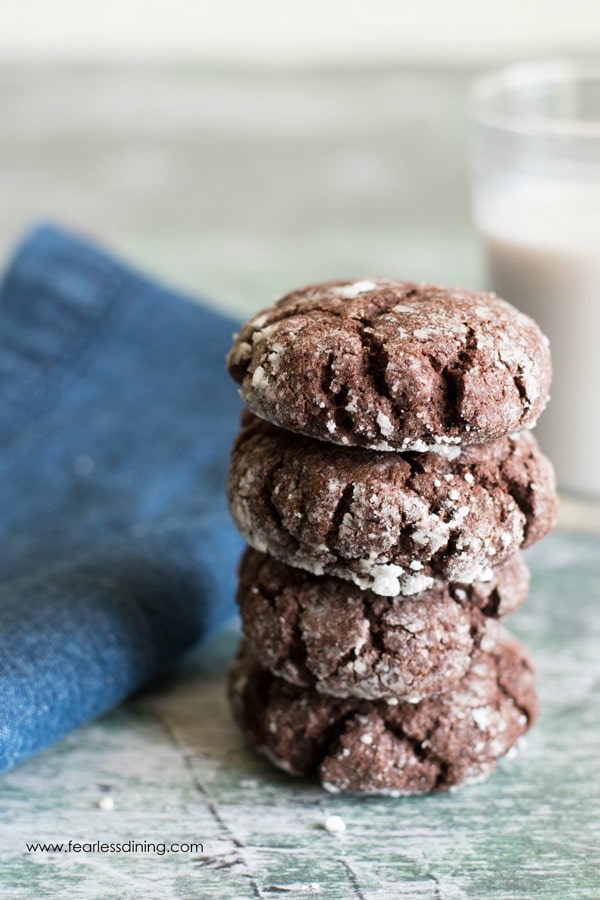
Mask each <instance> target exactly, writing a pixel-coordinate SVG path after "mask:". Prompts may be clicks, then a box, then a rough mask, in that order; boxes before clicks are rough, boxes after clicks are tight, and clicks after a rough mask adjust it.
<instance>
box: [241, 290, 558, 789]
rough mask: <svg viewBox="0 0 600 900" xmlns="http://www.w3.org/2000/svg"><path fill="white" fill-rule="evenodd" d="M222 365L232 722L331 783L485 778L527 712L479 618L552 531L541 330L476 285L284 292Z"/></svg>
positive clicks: (491, 610) (519, 588) (296, 767)
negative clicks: (234, 644) (233, 412)
mask: <svg viewBox="0 0 600 900" xmlns="http://www.w3.org/2000/svg"><path fill="white" fill-rule="evenodd" d="M228 366H229V370H230V372H231V375H232V376H233V378H234V379H235V380H236V381H237V382H238V383H239V384H240V385H241V395H242V397H243V399H244V401H245V403H246V407H247V409H246V410H245V412H244V414H243V417H242V428H241V431H240V433H239V435H238V437H237V439H236V441H235V443H234V446H233V451H232V460H231V468H230V475H229V486H228V491H229V503H230V509H231V514H232V516H233V519H234V521H235V523H236V525H237V527H238V529H239V531H240V532H241V534H242V535H243V536H244V538H245V539H246V540H247V542H248V544H249V545H250V546H249V548H248V549H247V550H246V552H245V554H244V556H243V558H242V562H241V566H240V585H239V593H238V602H239V606H240V611H241V617H242V622H243V629H244V640H243V642H242V647H241V649H240V652H239V655H238V657H237V659H236V662H235V663H234V666H233V668H232V671H231V674H230V682H229V689H230V697H231V702H232V705H233V710H234V714H235V716H236V718H237V720H238V722H239V723H240V725H241V727H242V728H243V729H244V731H245V732H246V733H247V734H248V735H249V737H250V739H251V740H252V741H253V743H254V744H255V745H256V747H257V748H258V749H259V750H260V752H262V753H264V754H265V755H266V756H268V757H269V759H271V760H272V761H273V762H274V763H275V764H276V765H278V766H279V767H281V768H283V769H285V770H286V771H288V772H290V773H292V774H298V775H300V774H307V773H310V772H318V774H319V777H320V779H321V782H322V784H323V786H324V787H325V788H327V789H328V790H330V791H334V792H338V791H349V792H356V793H369V794H392V795H402V794H421V793H425V792H427V791H431V790H441V789H446V788H449V787H452V786H455V785H458V784H461V783H465V782H472V781H475V780H479V779H480V778H483V777H485V776H486V775H487V774H488V773H489V772H490V771H491V770H492V769H493V768H494V766H495V763H496V760H497V759H498V758H499V757H501V756H502V755H503V754H505V753H506V752H507V751H508V750H509V749H510V748H511V747H512V746H513V744H514V743H515V742H516V741H517V739H518V738H519V737H520V736H521V735H522V734H523V733H524V732H525V731H526V730H527V729H528V728H529V727H530V725H531V723H532V721H533V719H534V717H535V713H536V706H537V701H536V695H535V690H534V685H533V673H532V666H531V662H530V660H529V658H528V656H527V653H526V651H525V649H524V648H523V646H522V645H521V644H520V643H519V642H517V641H516V640H515V639H514V638H512V637H510V636H509V635H508V634H507V633H506V632H505V631H504V630H503V629H502V628H501V627H500V625H499V619H501V618H502V617H504V616H506V615H507V614H508V613H511V612H512V611H513V610H514V609H516V608H517V607H518V606H519V604H520V603H521V602H522V601H523V600H524V598H525V596H526V594H527V588H528V571H527V567H526V565H525V563H524V561H523V559H522V557H521V555H520V549H521V548H523V547H527V546H529V545H530V544H533V543H534V542H535V541H537V540H539V539H540V538H542V537H543V536H544V535H545V534H547V532H548V531H549V530H550V529H551V528H552V526H553V524H554V521H555V518H556V512H557V499H556V493H555V484H554V476H553V471H552V467H551V465H550V463H549V462H548V461H547V460H546V459H545V458H544V456H543V455H542V454H541V452H540V450H539V448H538V445H537V443H536V441H535V439H534V437H533V436H532V434H531V433H530V431H528V430H527V429H530V428H532V427H533V425H534V424H535V421H536V419H537V417H538V415H539V414H540V412H541V411H542V410H543V408H544V406H545V404H546V401H547V398H548V390H549V385H550V355H549V349H548V341H547V339H546V338H545V337H544V336H543V335H542V333H541V332H540V330H539V328H538V327H537V325H536V324H535V323H534V322H533V321H532V320H531V319H529V318H527V317H526V316H524V315H522V314H521V313H519V312H518V311H517V310H516V309H514V308H513V307H512V306H510V305H509V304H508V303H506V302H504V301H503V300H500V299H498V298H496V297H495V296H493V295H488V294H482V293H472V292H468V291H454V290H447V289H444V288H441V287H437V286H433V285H422V284H413V283H409V282H399V281H387V280H377V281H359V282H354V283H349V282H343V281H338V282H329V283H326V284H320V285H315V286H312V287H308V288H304V289H303V290H298V291H294V292H292V293H290V294H288V295H287V296H285V297H283V298H282V299H281V300H279V301H278V302H277V303H276V304H275V305H274V306H272V307H270V308H268V309H266V310H264V311H263V312H261V313H260V314H259V315H257V316H256V317H255V318H254V319H253V320H252V321H251V322H249V323H248V324H247V325H245V326H244V327H243V328H242V330H241V331H240V333H239V335H237V336H236V338H235V343H234V346H233V348H232V350H231V352H230V354H229V358H228Z"/></svg>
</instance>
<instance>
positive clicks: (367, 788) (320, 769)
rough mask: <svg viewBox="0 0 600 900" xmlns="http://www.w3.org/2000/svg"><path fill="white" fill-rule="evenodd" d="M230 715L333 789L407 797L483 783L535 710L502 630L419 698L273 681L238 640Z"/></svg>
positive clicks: (280, 757)
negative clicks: (452, 679) (453, 677)
mask: <svg viewBox="0 0 600 900" xmlns="http://www.w3.org/2000/svg"><path fill="white" fill-rule="evenodd" d="M229 693H230V699H231V703H232V708H233V711H234V715H235V717H236V719H237V721H238V722H239V724H240V726H241V727H242V728H243V729H244V731H245V732H246V733H247V735H248V736H249V738H250V740H251V741H252V743H253V744H254V745H255V747H256V748H257V749H258V750H259V751H260V752H261V753H263V754H264V755H265V756H267V757H268V758H269V759H270V760H271V761H272V762H273V763H275V764H276V765H277V766H279V767H280V768H281V769H283V770H285V771H286V772H289V773H290V774H292V775H307V774H310V773H313V772H317V773H318V775H319V778H320V780H321V782H322V784H323V787H325V788H326V789H327V790H329V791H332V792H334V793H337V792H340V791H344V792H350V793H360V794H387V795H391V796H402V795H407V794H423V793H427V792H428V791H435V790H446V789H448V788H451V787H454V786H455V785H459V784H465V783H469V782H474V781H479V780H481V779H483V778H485V777H486V776H487V775H488V774H489V773H490V772H491V771H492V770H493V768H494V767H495V764H496V761H497V760H498V759H499V757H501V756H503V755H504V754H505V753H506V752H507V751H508V750H509V749H510V748H511V747H512V746H513V745H514V744H515V742H516V741H517V739H518V738H519V737H520V736H521V735H522V734H523V733H524V732H525V731H527V730H528V728H529V727H530V726H531V724H532V722H533V720H534V718H535V715H536V711H537V699H536V694H535V689H534V685H533V671H532V666H531V663H530V661H529V658H528V656H527V654H526V652H525V649H524V648H523V647H522V646H521V644H520V643H519V642H518V641H516V640H515V639H514V638H511V637H509V636H508V635H505V634H502V635H501V636H500V638H499V640H498V642H497V643H496V644H495V646H494V647H493V648H492V649H489V650H485V651H483V650H482V651H480V652H479V653H478V654H477V655H476V657H475V658H474V660H473V662H472V664H471V667H470V669H469V670H468V672H467V673H466V675H465V676H464V677H463V678H462V679H461V681H460V682H459V684H458V685H457V686H456V687H455V688H454V690H452V691H450V692H449V693H445V694H441V695H438V696H434V697H429V698H428V699H425V700H421V701H420V702H419V703H407V702H399V701H395V702H393V701H392V700H391V699H390V700H388V701H378V702H374V701H369V700H358V699H355V698H353V699H340V698H335V697H329V696H326V695H324V694H319V693H317V692H316V691H312V690H310V689H308V688H301V687H296V686H294V685H291V684H289V683H288V682H286V681H284V680H283V679H280V678H275V677H274V676H273V675H272V674H271V673H270V672H269V671H268V670H267V669H264V668H263V667H262V666H261V665H260V664H259V663H258V662H257V661H256V659H255V657H254V656H253V655H252V654H251V652H250V651H249V649H248V646H247V645H242V648H241V650H240V653H239V655H238V658H237V660H236V662H235V664H234V666H233V668H232V669H231V671H230V676H229Z"/></svg>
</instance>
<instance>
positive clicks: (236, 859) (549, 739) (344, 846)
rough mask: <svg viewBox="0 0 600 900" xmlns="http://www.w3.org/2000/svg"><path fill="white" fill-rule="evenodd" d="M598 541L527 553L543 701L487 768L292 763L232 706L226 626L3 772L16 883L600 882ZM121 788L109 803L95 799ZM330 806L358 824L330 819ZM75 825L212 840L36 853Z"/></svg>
mask: <svg viewBox="0 0 600 900" xmlns="http://www.w3.org/2000/svg"><path fill="white" fill-rule="evenodd" d="M599 551H600V542H598V541H597V540H595V539H592V538H578V537H575V536H567V535H563V534H556V535H554V536H552V537H551V538H549V539H547V540H546V541H545V542H544V543H543V544H542V545H539V546H538V547H537V548H535V549H534V550H533V551H532V552H530V554H529V558H530V563H531V564H532V567H533V573H534V578H533V587H532V592H531V596H530V598H529V600H528V601H527V602H526V604H525V606H524V607H523V608H522V610H521V611H519V612H518V613H517V614H516V615H515V616H514V617H513V620H512V622H513V630H514V631H515V632H516V633H518V634H519V636H521V637H522V638H523V639H525V640H526V641H527V643H528V644H530V646H531V648H532V650H533V652H534V656H535V659H536V663H537V669H538V681H539V690H540V695H541V703H542V712H541V716H540V720H539V723H538V725H537V726H536V727H535V729H534V731H533V732H532V733H531V735H530V737H529V738H528V741H527V744H526V746H524V747H522V748H521V750H520V752H519V753H518V754H517V755H516V757H515V758H513V759H511V760H505V761H503V762H502V763H501V765H500V767H499V769H498V771H497V772H496V774H495V775H493V776H492V777H491V778H490V779H489V781H487V782H486V783H484V784H481V785H476V786H471V787H467V788H463V789H462V790H458V791H456V792H454V793H449V794H443V795H438V796H430V797H425V798H413V799H401V800H392V799H375V798H371V799H362V800H359V799H352V798H343V797H331V796H328V795H326V794H324V793H323V792H322V791H320V790H319V789H318V788H317V787H316V785H315V784H314V783H311V782H308V781H296V780H294V779H292V778H290V777H288V776H286V775H284V774H283V773H279V772H277V771H276V770H274V769H272V768H271V766H269V765H268V764H267V763H266V762H265V761H264V760H262V759H261V758H260V757H258V756H256V755H255V754H254V753H253V752H252V750H251V749H250V748H249V747H248V746H247V745H246V744H245V742H244V740H243V739H242V737H241V735H240V734H239V733H238V731H237V730H236V728H235V726H234V725H233V723H232V721H231V718H230V715H229V710H228V708H227V705H226V702H225V697H224V683H223V671H224V667H225V665H226V663H227V660H228V659H229V657H230V655H231V653H232V651H233V648H234V645H235V642H236V640H237V635H236V634H235V632H229V633H227V634H225V635H223V636H222V637H221V638H220V639H219V640H218V641H216V642H213V643H212V645H209V646H208V647H205V648H202V650H201V651H199V652H198V653H197V654H196V655H195V658H192V659H190V660H189V662H188V664H187V666H186V667H185V670H184V671H182V672H181V673H180V674H179V675H178V676H177V677H176V678H171V679H169V680H168V681H165V682H163V683H162V684H161V685H157V686H155V687H154V688H153V689H152V690H149V691H147V692H145V693H144V694H143V695H140V696H139V697H137V698H136V699H135V700H132V701H130V702H129V703H128V704H126V705H125V706H124V707H122V708H121V709H119V710H117V711H115V712H114V713H111V714H110V715H108V716H106V717H104V718H103V719H101V720H100V721H98V722H96V723H94V724H92V725H90V726H88V727H87V728H84V729H81V730H80V731H78V732H77V733H75V734H73V735H71V736H70V737H69V738H67V739H66V740H65V741H63V742H62V743H61V744H60V745H58V746H57V747H54V748H53V749H51V750H49V751H48V752H46V753H45V754H43V755H42V756H40V757H38V758H37V759H33V760H31V761H29V762H28V763H26V764H24V765H22V766H21V767H20V768H18V769H16V770H14V771H13V772H11V773H9V774H8V775H7V776H6V777H5V778H4V779H3V781H2V785H1V788H0V823H1V824H0V847H1V853H2V857H1V858H2V878H3V890H2V896H3V898H4V897H11V898H12V897H36V896H37V897H40V896H44V897H46V896H47V897H65V896H70V897H72V898H74V900H76V898H82V900H91V898H105V897H127V898H138V897H139V898H142V897H144V898H147V897H157V898H158V897H165V898H170V897H177V898H192V897H207V898H214V897H219V898H224V900H228V898H232V900H233V898H242V897H262V898H269V897H272V896H276V895H279V894H281V895H282V896H289V897H303V896H311V895H315V896H323V897H327V898H332V900H337V898H339V900H346V898H352V897H356V898H360V897H362V898H368V900H370V898H375V897H389V898H396V897H406V898H444V900H446V898H485V900H489V898H503V900H504V898H506V900H508V898H513V897H523V898H529V897H544V898H555V897H556V898H558V897H562V898H573V900H582V898H590V900H591V898H596V897H597V896H598V894H599V888H600V884H599V882H598V875H597V847H598V846H599V845H600V824H599V822H598V818H597V812H598V808H599V803H600V796H599V794H600V791H599V784H598V774H597V763H598V747H599V746H600V727H599V722H598V694H599V692H600V654H598V646H600V615H599V613H598V609H599V603H600V563H599V559H600V555H599ZM107 794H110V796H111V797H112V798H113V800H114V809H113V810H112V811H104V810H102V809H100V808H99V807H98V806H97V803H98V801H99V800H100V799H101V798H102V797H103V796H106V795H107ZM330 814H337V815H340V816H341V817H342V818H343V819H344V821H345V823H346V826H347V828H346V831H345V833H344V834H342V835H331V834H328V833H327V832H326V831H324V830H323V828H322V823H323V821H324V818H325V816H327V815H330ZM69 838H72V839H74V840H88V841H93V840H106V841H109V842H110V841H124V840H127V839H129V838H135V839H136V840H138V841H140V840H147V841H152V840H154V841H167V842H169V843H170V842H172V841H184V840H185V841H191V840H193V841H201V842H202V843H203V844H204V852H203V853H193V854H185V855H179V856H177V855H176V854H165V855H164V856H157V855H152V854H150V855H147V854H146V855H145V854H120V855H119V854H110V855H101V854H93V855H84V854H74V853H71V854H66V853H63V854H47V853H46V854H44V853H39V854H31V853H27V852H26V848H25V842H26V841H48V840H53V841H58V840H68V839H69Z"/></svg>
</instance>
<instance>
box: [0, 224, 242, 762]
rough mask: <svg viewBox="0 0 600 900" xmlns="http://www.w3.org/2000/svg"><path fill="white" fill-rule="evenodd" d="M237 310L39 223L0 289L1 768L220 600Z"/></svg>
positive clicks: (91, 708) (126, 678) (122, 680)
mask: <svg viewBox="0 0 600 900" xmlns="http://www.w3.org/2000/svg"><path fill="white" fill-rule="evenodd" d="M234 329H235V322H233V321H232V320H230V319H229V318H227V317H226V316H223V315H220V314H219V313H217V312H214V311H213V310H211V309H209V308H207V307H206V306H201V305H200V304H198V303H194V302H190V301H189V300H188V299H186V298H184V297H182V296H180V295H179V294H177V293H175V292H173V291H171V290H168V289H166V288H164V287H161V286H158V285H157V284H155V283H153V282H152V281H150V280H148V279H146V278H144V277H142V276H141V275H139V274H137V273H135V272H133V271H132V270H131V269H129V268H128V267H126V266H124V265H123V264H121V263H119V262H117V261H115V260H114V259H112V258H110V257H109V256H107V255H105V254H104V253H102V252H101V251H99V250H97V249H95V248H94V247H92V246H90V245H89V244H87V243H86V242H84V241H83V240H81V239H79V238H77V237H75V236H72V235H69V234H66V233H65V232H63V231H61V230H59V229H56V228H52V227H41V228H38V229H36V230H35V231H33V232H32V233H31V234H30V235H29V236H28V237H27V238H26V239H25V241H24V242H23V244H22V245H21V247H20V249H19V250H18V252H17V254H16V256H15V258H14V260H13V262H12V264H11V265H10V267H9V269H8V271H7V273H6V275H5V278H4V281H3V283H2V285H1V286H0V498H1V506H0V546H1V548H2V552H1V553H0V770H1V769H6V768H9V767H10V766H12V765H14V764H15V763H16V762H19V761H20V760H22V759H24V758H25V757H27V756H28V755H30V754H32V753H34V752H37V751H39V750H41V749H42V748H43V747H45V746H47V745H48V744H50V743H51V742H53V741H55V740H57V739H58V738H60V737H62V736H63V735H65V734H66V733H67V732H69V731H70V730H71V729H73V728H75V727H76V726H78V725H80V724H82V723H83V722H85V721H88V720H89V719H91V718H93V717H95V716H97V715H99V714H100V713H102V712H104V711H106V710H107V709H109V708H110V707H111V706H113V705H115V704H116V703H118V702H119V701H120V700H122V699H123V698H125V697H126V696H127V695H128V694H130V693H131V692H132V691H134V690H135V689H137V688H138V687H140V686H141V685H142V684H144V683H145V682H146V681H148V679H150V678H152V677H154V676H155V675H157V674H158V673H159V672H161V671H162V670H164V669H165V668H166V667H168V666H169V665H171V664H173V662H174V661H175V660H176V659H177V658H178V657H179V656H180V655H181V653H182V652H183V651H184V650H186V649H187V648H188V647H190V646H192V645H193V644H195V643H196V642H197V641H198V640H199V639H200V638H201V637H203V636H205V635H207V634H209V633H210V632H211V631H214V630H215V629H216V628H218V627H219V626H220V625H222V624H223V623H224V622H225V621H226V620H227V619H229V618H230V617H231V616H232V615H233V614H234V603H233V598H234V590H235V588H234V573H235V566H236V562H237V558H238V556H239V554H240V551H241V540H240V538H239V537H238V536H237V535H236V533H235V530H234V528H233V526H232V525H231V524H230V521H229V518H228V515H227V511H226V506H225V500H224V484H225V473H226V469H227V460H228V454H229V446H230V444H231V441H232V439H233V435H234V433H235V431H236V430H237V425H238V416H239V405H240V404H239V400H238V398H237V396H236V394H235V390H234V389H233V388H232V387H231V385H230V383H229V380H228V378H227V377H226V374H225V371H224V356H225V353H226V351H227V348H228V346H229V344H230V341H231V334H232V332H233V331H234Z"/></svg>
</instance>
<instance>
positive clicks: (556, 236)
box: [476, 180, 600, 498]
mask: <svg viewBox="0 0 600 900" xmlns="http://www.w3.org/2000/svg"><path fill="white" fill-rule="evenodd" d="M477 205H478V209H477V210H476V218H477V220H478V224H479V226H480V228H481V230H482V232H483V236H484V240H485V244H486V249H487V257H488V266H489V280H490V287H491V289H492V290H494V291H495V292H496V293H497V294H499V295H500V296H501V297H504V298H505V299H506V300H509V301H510V302H511V303H513V304H514V305H515V306H517V307H518V308H519V309H521V310H522V311H523V312H525V313H527V314H528V315H530V316H531V317H532V318H534V319H535V320H536V321H537V322H538V324H539V325H540V326H541V328H542V330H543V331H544V332H545V334H547V335H548V337H549V338H550V347H551V350H552V360H553V368H554V379H553V384H552V396H551V402H550V404H549V406H548V409H547V410H546V412H545V413H543V415H542V416H541V418H540V422H539V425H538V428H537V429H536V436H537V437H538V440H539V441H540V444H541V446H542V449H543V450H544V451H545V453H547V455H548V456H549V457H550V459H551V460H552V461H553V463H554V465H555V467H556V472H557V476H558V482H559V486H560V487H561V488H563V489H566V490H570V491H575V492H577V493H583V494H586V495H588V496H589V495H592V496H595V497H598V498H600V184H596V183H576V184H571V183H569V184H566V183H565V184H563V183H558V182H556V181H552V182H548V183H545V182H543V181H541V180H540V181H534V182H533V183H532V182H531V181H530V180H528V182H527V183H526V184H525V183H524V184H523V185H522V186H520V185H518V184H516V185H514V186H512V187H510V188H509V189H507V190H503V191H502V192H500V191H497V192H496V195H495V196H494V195H493V194H488V196H486V197H483V198H481V199H480V200H479V202H478V204H477Z"/></svg>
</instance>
